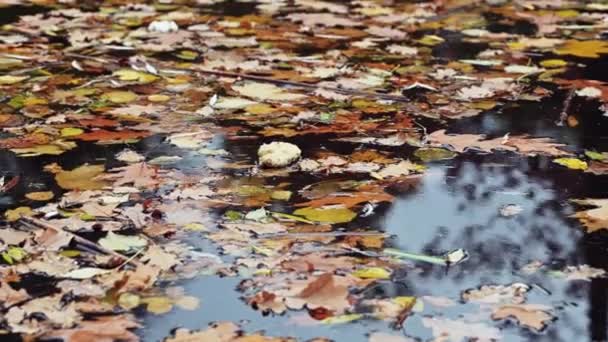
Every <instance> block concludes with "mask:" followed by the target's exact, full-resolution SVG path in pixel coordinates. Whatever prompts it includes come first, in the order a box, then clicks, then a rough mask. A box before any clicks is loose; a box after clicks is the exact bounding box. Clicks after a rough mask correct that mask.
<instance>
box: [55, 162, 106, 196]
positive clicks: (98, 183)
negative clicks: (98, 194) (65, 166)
mask: <svg viewBox="0 0 608 342" xmlns="http://www.w3.org/2000/svg"><path fill="white" fill-rule="evenodd" d="M103 172H104V167H103V165H82V166H79V167H77V168H75V169H73V170H71V171H64V170H61V171H59V172H58V173H57V174H55V180H56V181H57V184H58V185H59V186H60V187H62V188H63V189H66V190H97V189H101V188H103V187H104V186H106V185H107V183H106V182H105V181H103V180H101V179H98V178H97V176H100V175H101V174H102V173H103Z"/></svg>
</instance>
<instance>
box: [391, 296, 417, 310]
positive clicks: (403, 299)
mask: <svg viewBox="0 0 608 342" xmlns="http://www.w3.org/2000/svg"><path fill="white" fill-rule="evenodd" d="M393 302H395V303H397V304H399V305H401V306H402V307H404V308H408V307H413V306H414V304H416V297H410V296H399V297H395V298H393Z"/></svg>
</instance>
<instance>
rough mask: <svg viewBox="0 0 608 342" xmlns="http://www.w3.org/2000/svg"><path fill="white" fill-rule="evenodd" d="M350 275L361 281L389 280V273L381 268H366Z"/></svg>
mask: <svg viewBox="0 0 608 342" xmlns="http://www.w3.org/2000/svg"><path fill="white" fill-rule="evenodd" d="M352 275H354V276H355V277H358V278H361V279H390V277H391V272H389V271H387V270H386V269H384V268H382V267H368V268H362V269H360V270H356V271H355V272H353V273H352Z"/></svg>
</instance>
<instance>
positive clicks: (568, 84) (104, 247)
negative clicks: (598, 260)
mask: <svg viewBox="0 0 608 342" xmlns="http://www.w3.org/2000/svg"><path fill="white" fill-rule="evenodd" d="M43 3H45V4H47V5H51V4H52V3H53V1H44V2H43ZM53 5H54V6H56V7H55V8H54V9H53V10H50V11H49V12H47V13H44V14H36V15H29V16H23V17H21V18H20V20H19V21H16V22H14V23H12V24H9V25H5V26H3V27H2V29H1V31H0V71H2V72H3V75H2V76H0V92H1V96H0V99H1V102H0V128H1V129H2V133H1V135H0V149H2V153H11V156H12V157H13V158H17V159H20V160H21V159H27V158H37V157H41V156H42V157H43V158H40V159H38V160H43V161H44V164H45V166H44V168H43V169H42V170H36V171H35V172H39V173H40V174H42V175H44V177H46V178H49V179H52V181H51V184H52V185H51V184H49V185H48V186H46V187H44V188H42V189H41V188H40V186H39V184H38V185H36V184H33V183H36V182H31V183H32V184H30V183H28V182H30V181H29V180H21V179H20V178H19V177H18V176H13V175H12V174H9V175H7V176H6V178H4V177H3V178H0V195H5V194H6V195H9V196H14V197H15V198H14V200H15V201H16V202H17V203H18V205H16V206H14V207H12V208H10V209H9V210H6V212H4V213H3V217H4V220H5V221H6V223H7V226H6V227H4V228H2V229H0V252H2V259H3V264H2V265H0V275H1V277H0V310H1V312H2V315H1V316H0V317H1V318H0V324H2V329H3V331H6V332H11V333H17V334H23V335H24V336H25V335H29V336H33V337H39V338H62V339H64V340H68V341H84V340H107V341H110V340H127V341H128V340H137V339H138V337H137V335H135V334H134V333H133V329H136V328H138V327H139V323H138V321H137V320H136V318H135V316H134V315H133V314H132V312H131V311H132V310H135V309H136V308H139V307H145V308H146V309H147V310H148V311H149V312H152V313H155V314H163V313H166V312H169V311H171V310H173V309H186V310H193V309H195V308H196V307H197V306H198V299H197V298H194V297H192V296H188V295H187V294H185V293H184V291H183V289H181V288H179V287H168V288H167V287H159V286H157V285H158V284H159V283H161V282H163V281H173V280H176V279H184V278H191V277H195V276H202V275H216V274H217V275H222V276H234V277H241V280H242V282H241V285H240V286H239V290H240V291H242V292H243V297H244V301H245V302H246V303H247V304H249V305H251V306H252V307H254V308H255V309H256V310H259V311H260V312H261V313H272V314H277V315H280V314H283V313H286V312H288V311H302V312H305V314H302V315H300V316H297V315H296V316H294V319H295V321H296V322H298V323H301V324H311V323H312V324H340V323H347V322H352V321H358V320H363V319H370V320H371V319H375V320H386V321H389V322H391V323H392V324H394V325H396V326H400V325H403V324H404V321H405V320H406V318H407V317H408V316H410V315H416V314H419V313H423V312H424V315H425V316H424V318H423V324H424V326H426V327H428V328H429V329H431V330H432V332H433V334H434V335H435V336H436V337H437V338H444V337H446V336H447V337H448V338H449V339H452V340H461V339H463V338H472V339H480V340H489V339H499V338H500V337H501V336H502V334H501V329H499V328H498V327H495V326H493V325H490V324H491V323H488V322H486V321H488V320H496V321H500V320H505V319H514V320H516V321H517V322H519V323H520V325H521V326H522V327H524V328H528V329H530V330H532V331H536V332H537V331H540V330H542V329H544V328H545V326H547V325H548V324H550V322H551V321H552V320H553V319H554V318H555V317H556V316H557V313H556V312H555V311H556V310H555V308H553V307H549V306H544V305H540V304H529V303H526V299H525V293H526V292H527V291H528V290H529V287H528V286H527V285H525V284H510V285H491V286H483V287H481V288H479V289H462V290H463V291H462V298H461V299H462V301H463V302H466V303H469V304H479V306H480V307H481V308H482V309H483V310H482V313H484V314H485V315H478V316H479V317H480V318H479V319H472V320H468V321H462V320H453V319H449V318H445V317H440V316H438V315H437V314H438V313H440V312H442V311H443V310H445V308H446V307H450V306H456V305H461V304H457V303H456V302H455V299H448V298H438V297H431V296H423V297H413V296H394V297H388V296H381V297H374V298H370V297H369V296H365V295H363V294H364V293H365V289H367V288H370V287H371V286H374V285H375V284H378V283H382V282H390V281H392V280H394V278H395V277H396V276H397V275H399V274H402V273H404V272H403V271H404V270H410V269H413V268H414V267H413V266H412V261H416V262H430V263H433V264H438V265H443V266H446V265H447V266H454V264H456V263H458V262H461V261H463V260H464V259H465V258H466V252H465V251H462V250H456V251H454V252H451V253H447V252H448V251H446V255H444V256H426V255H416V254H410V253H406V252H404V251H395V250H391V249H387V248H386V247H387V246H386V244H387V242H386V241H385V240H386V238H387V236H386V234H384V233H382V232H381V231H379V230H377V229H376V228H377V227H370V225H372V224H373V223H369V219H368V218H370V217H372V218H373V216H374V215H375V210H376V208H377V207H378V206H379V205H382V204H386V203H390V202H392V201H393V200H394V189H395V188H396V187H397V188H409V187H415V186H416V185H417V184H418V182H419V181H420V179H422V178H423V177H424V175H425V172H426V170H427V168H426V167H425V164H431V163H435V162H441V161H444V160H449V159H451V158H455V157H457V156H458V155H459V154H462V153H495V152H497V151H507V152H510V153H517V154H520V155H523V156H532V155H543V156H546V157H548V158H552V159H554V162H555V163H557V164H559V165H564V166H566V167H569V168H571V169H577V170H582V171H584V172H590V173H593V174H595V175H603V174H605V173H606V170H608V166H607V165H608V157H607V155H606V153H605V152H601V151H600V152H597V151H586V152H585V151H576V150H575V149H573V148H571V147H570V146H567V145H565V144H563V143H560V142H557V141H554V140H552V139H550V138H547V137H534V136H530V135H513V136H510V135H506V136H502V137H486V136H484V135H480V134H450V133H446V132H449V127H447V129H448V131H446V129H444V128H438V127H442V125H443V124H444V123H446V122H449V121H450V120H456V119H461V118H468V117H472V116H476V115H479V114H481V113H483V112H484V111H488V110H500V109H501V108H502V106H503V104H505V103H507V102H512V101H516V100H522V101H540V100H541V99H543V98H545V97H548V96H551V95H552V94H554V93H555V92H560V91H563V90H565V91H572V92H573V94H574V95H572V96H576V97H578V98H580V99H582V100H585V101H596V102H594V103H595V104H596V105H597V106H603V103H604V102H605V101H608V91H606V89H608V88H606V86H605V85H604V84H603V83H601V82H592V81H580V80H579V81H572V80H570V79H567V78H566V76H565V75H566V74H567V71H569V70H574V69H576V68H578V65H579V64H580V63H582V62H585V61H587V60H588V59H591V60H592V59H594V58H599V57H600V56H601V55H602V54H604V53H608V46H607V44H606V43H605V42H604V41H602V40H601V39H599V38H598V37H599V35H600V29H601V28H602V27H603V26H602V22H603V21H605V20H606V16H607V15H608V14H607V13H608V12H607V11H608V8H607V7H606V6H605V5H602V4H594V3H582V2H580V3H574V2H556V3H547V2H537V1H530V2H527V1H523V2H522V1H520V2H516V3H505V4H500V5H496V6H492V5H478V4H475V5H473V9H471V10H467V9H469V7H470V6H466V5H465V7H464V8H462V7H459V6H462V4H461V2H456V3H455V4H451V3H450V2H449V1H446V2H445V3H443V2H438V1H435V2H419V3H395V4H393V5H391V6H388V5H383V4H382V3H380V2H375V1H358V2H353V3H348V4H347V3H338V2H324V1H309V0H296V1H293V2H283V1H273V2H260V3H255V10H254V11H253V12H252V13H250V14H247V15H240V16H226V15H222V14H218V13H215V12H214V10H212V9H211V7H209V6H205V5H202V6H200V7H196V6H194V5H192V4H188V3H187V2H185V1H175V2H174V3H173V2H170V1H168V2H165V1H164V2H159V3H155V4H153V5H150V4H146V3H141V4H140V3H134V2H133V3H131V2H130V3H124V2H123V1H108V2H107V3H104V4H102V5H101V6H100V7H99V8H98V9H97V10H95V11H89V10H84V9H81V8H79V7H78V4H76V3H73V4H72V5H66V4H63V2H58V3H57V4H54V3H53ZM189 5H190V6H189ZM463 9H465V10H463ZM492 16H498V17H500V18H501V23H503V25H506V26H508V27H514V26H515V25H516V23H517V22H521V21H526V22H529V23H530V24H533V25H535V27H536V32H535V33H533V34H530V35H523V34H519V33H512V32H517V30H507V31H509V32H495V31H493V30H490V28H489V22H488V19H487V18H489V17H492ZM455 32H460V33H459V34H458V35H455V34H454V33H455ZM458 44H462V45H463V46H471V47H475V48H473V49H472V50H475V49H477V48H480V49H479V51H476V52H474V53H471V52H470V51H468V49H461V50H463V51H456V52H455V53H454V56H452V55H450V54H448V56H447V57H446V56H443V55H442V54H441V52H442V51H452V50H454V48H453V45H458ZM464 50H466V51H464ZM537 55H540V56H546V58H545V57H543V58H542V59H536V58H532V57H531V56H537ZM125 56H126V57H125ZM576 116H577V114H576V113H568V112H566V117H565V118H564V119H563V121H564V123H567V124H568V125H569V126H570V127H572V128H574V127H576V126H577V124H578V119H577V117H576ZM558 119H559V118H555V120H558ZM423 120H425V122H427V121H428V122H429V123H432V125H431V126H430V127H436V128H437V129H435V130H434V131H432V132H428V131H427V129H426V128H425V127H423V126H422V125H421V124H420V122H422V121H423ZM159 137H162V139H163V141H162V143H161V145H162V146H161V147H162V149H159V150H162V151H163V152H159V153H157V152H155V148H156V147H158V146H150V145H151V144H153V142H154V141H155V140H154V139H155V138H159ZM218 140H220V141H223V145H224V146H219V147H218V145H217V143H216V142H217V141H218ZM268 140H289V141H290V142H292V143H294V144H296V145H299V146H300V147H301V149H302V150H303V152H302V158H301V159H299V160H298V161H297V162H296V163H293V164H291V165H289V166H287V167H283V168H275V169H271V168H264V167H260V166H259V165H258V163H257V162H258V161H257V160H256V157H255V156H254V154H255V153H251V151H252V146H253V147H256V148H257V147H258V146H260V145H261V144H262V142H267V141H268ZM142 146H143V147H142ZM87 148H91V149H96V148H104V149H107V151H117V153H112V155H111V156H108V157H107V158H106V160H103V161H96V162H94V163H89V164H87V163H84V164H82V165H78V166H75V167H74V166H68V165H73V164H72V163H70V162H69V161H66V160H65V159H62V157H64V156H66V155H72V154H71V153H73V152H75V151H77V152H80V151H86V149H87ZM410 150H411V151H412V152H411V153H406V152H405V151H410ZM9 151H10V152H9ZM151 152H154V154H153V153H151ZM49 160H50V161H49ZM192 164H196V165H197V166H196V167H195V168H192V167H191V165H192ZM302 178H304V180H303V181H302V180H301V179H302ZM55 185H56V186H55ZM16 187H20V188H22V189H26V194H25V195H24V196H23V198H19V197H18V194H17V192H16V191H15V189H16ZM606 201H607V200H606V199H583V200H578V201H577V203H578V204H581V205H592V206H596V207H598V208H595V209H589V210H585V211H581V212H579V213H577V214H575V216H576V217H577V218H579V219H580V220H581V221H582V223H583V224H584V225H585V226H586V227H587V228H588V230H589V231H595V230H598V229H606V228H608V213H607V210H606V208H608V203H607V202H606ZM505 212H508V214H503V216H511V215H517V210H515V211H513V210H510V211H505ZM217 213H219V217H218V215H216V214H217ZM27 217H29V218H30V219H29V220H27V219H24V218H27ZM28 222H30V224H29V225H28V224H27V223H28ZM31 222H34V223H36V222H38V223H39V225H38V226H37V227H32V226H31ZM191 235H196V236H203V237H205V238H206V239H208V240H210V241H213V242H214V243H215V245H216V246H217V248H218V250H219V253H220V254H221V256H218V255H215V254H213V253H201V252H200V251H197V250H195V249H194V248H192V247H190V246H188V244H187V243H186V242H184V241H185V240H187V238H188V237H189V236H191ZM82 239H86V240H87V241H89V243H90V244H85V245H83V241H82ZM91 244H92V245H91ZM455 247H456V246H455ZM99 252H102V253H99ZM224 256H228V257H224ZM456 267H457V265H456ZM571 267H572V266H571ZM31 274H36V275H39V276H43V277H44V279H47V280H46V281H48V283H49V288H50V289H51V290H49V291H48V293H45V294H44V295H39V294H36V295H34V294H33V293H30V292H28V291H26V289H24V288H21V287H19V284H20V282H21V281H22V279H25V278H26V277H27V276H29V275H31ZM562 274H566V275H567V276H566V278H567V279H568V280H581V279H590V278H593V277H600V276H604V274H603V273H602V272H600V271H598V270H594V269H592V270H590V269H584V270H582V269H579V268H576V267H575V268H567V269H565V270H564V271H563V272H562ZM480 285H481V284H480ZM425 304H426V305H425ZM488 308H489V309H490V310H486V309H488ZM117 309H120V310H117ZM39 313H42V314H43V315H42V318H41V315H39ZM388 338H394V339H395V340H396V341H400V340H402V339H401V337H398V336H391V335H387V334H384V333H374V334H371V335H370V341H382V340H387V339H388ZM167 340H168V341H176V342H177V341H192V340H217V341H258V340H260V341H275V340H276V341H291V340H292V339H290V338H274V339H273V338H270V337H266V336H263V335H262V334H260V333H254V334H245V333H243V332H241V331H240V330H239V328H238V327H237V326H236V325H234V324H232V323H218V324H216V325H214V326H212V327H210V328H209V329H207V330H202V331H189V330H185V329H179V330H177V331H176V332H175V334H174V335H172V336H170V337H168V338H167ZM403 340H407V339H405V338H403Z"/></svg>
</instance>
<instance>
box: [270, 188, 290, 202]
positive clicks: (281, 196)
mask: <svg viewBox="0 0 608 342" xmlns="http://www.w3.org/2000/svg"><path fill="white" fill-rule="evenodd" d="M270 198H272V199H273V200H279V201H289V199H290V198H291V191H287V190H275V191H273V192H272V193H270Z"/></svg>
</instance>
